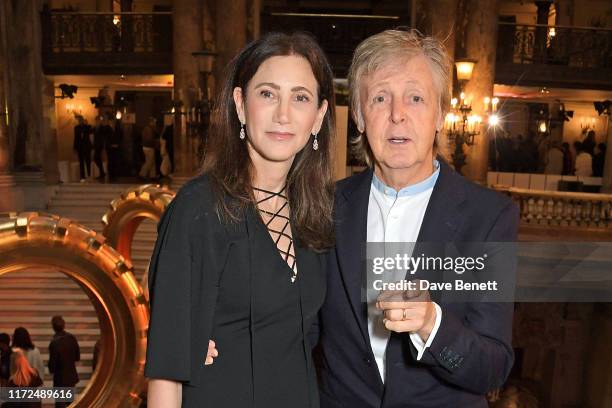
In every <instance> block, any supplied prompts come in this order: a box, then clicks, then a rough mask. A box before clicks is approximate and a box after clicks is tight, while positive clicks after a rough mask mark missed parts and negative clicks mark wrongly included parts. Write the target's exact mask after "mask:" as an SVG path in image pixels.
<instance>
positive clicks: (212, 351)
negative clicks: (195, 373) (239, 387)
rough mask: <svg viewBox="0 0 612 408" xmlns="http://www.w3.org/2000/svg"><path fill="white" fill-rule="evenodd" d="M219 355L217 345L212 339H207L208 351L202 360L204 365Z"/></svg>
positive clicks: (209, 363) (210, 362)
mask: <svg viewBox="0 0 612 408" xmlns="http://www.w3.org/2000/svg"><path fill="white" fill-rule="evenodd" d="M218 356H219V351H217V345H216V344H215V342H214V341H213V340H209V341H208V352H207V353H206V361H204V365H211V364H212V363H213V362H214V358H215V357H218Z"/></svg>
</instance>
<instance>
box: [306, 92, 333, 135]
mask: <svg viewBox="0 0 612 408" xmlns="http://www.w3.org/2000/svg"><path fill="white" fill-rule="evenodd" d="M328 108H329V104H328V103H327V99H323V102H321V106H320V107H319V109H318V111H317V118H316V120H315V123H314V125H313V126H312V130H311V132H310V133H311V134H313V133H314V134H317V133H319V132H320V131H321V126H323V119H324V118H325V114H326V113H327V109H328Z"/></svg>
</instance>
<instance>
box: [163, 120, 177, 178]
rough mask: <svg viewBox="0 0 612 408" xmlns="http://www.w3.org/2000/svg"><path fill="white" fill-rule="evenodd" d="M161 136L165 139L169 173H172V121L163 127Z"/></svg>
mask: <svg viewBox="0 0 612 408" xmlns="http://www.w3.org/2000/svg"><path fill="white" fill-rule="evenodd" d="M161 138H162V140H164V141H165V145H166V153H167V154H168V159H169V160H170V174H172V173H174V123H171V124H170V125H168V126H166V127H165V128H164V131H163V132H162V135H161Z"/></svg>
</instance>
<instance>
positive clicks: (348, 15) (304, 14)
mask: <svg viewBox="0 0 612 408" xmlns="http://www.w3.org/2000/svg"><path fill="white" fill-rule="evenodd" d="M270 15H271V16H276V17H278V16H284V17H331V18H347V19H348V18H363V19H369V20H399V16H383V15H381V16H368V15H364V14H333V13H280V12H273V13H270Z"/></svg>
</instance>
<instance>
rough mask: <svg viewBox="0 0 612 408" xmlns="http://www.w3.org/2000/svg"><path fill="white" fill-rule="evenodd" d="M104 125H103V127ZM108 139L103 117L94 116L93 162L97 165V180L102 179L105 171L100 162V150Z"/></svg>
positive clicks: (104, 146)
mask: <svg viewBox="0 0 612 408" xmlns="http://www.w3.org/2000/svg"><path fill="white" fill-rule="evenodd" d="M103 126H104V127H103ZM107 139H108V129H107V127H106V126H105V125H104V124H103V117H100V116H98V117H96V128H95V130H94V143H93V148H94V163H96V166H97V167H98V173H99V176H98V177H97V178H98V180H101V181H104V179H105V177H106V172H105V171H104V163H103V162H102V152H103V151H104V149H105V148H106V143H107Z"/></svg>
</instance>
